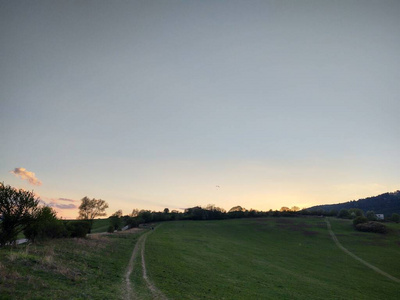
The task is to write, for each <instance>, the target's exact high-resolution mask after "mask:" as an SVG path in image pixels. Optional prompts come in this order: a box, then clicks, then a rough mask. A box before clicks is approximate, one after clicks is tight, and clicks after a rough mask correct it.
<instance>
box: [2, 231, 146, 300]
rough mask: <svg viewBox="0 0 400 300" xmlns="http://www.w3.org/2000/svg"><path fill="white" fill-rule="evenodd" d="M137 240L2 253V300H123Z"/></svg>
mask: <svg viewBox="0 0 400 300" xmlns="http://www.w3.org/2000/svg"><path fill="white" fill-rule="evenodd" d="M139 235H140V234H138V233H137V232H136V233H130V232H124V233H118V234H112V235H92V236H90V238H86V239H77V238H74V239H56V240H50V241H45V242H39V243H35V244H30V245H28V244H23V245H19V246H18V247H16V248H14V249H10V248H7V249H0V299H46V300H47V299H121V297H122V295H123V294H124V291H123V289H122V287H123V285H122V283H123V280H124V273H125V270H126V267H127V264H128V261H129V259H130V256H131V253H132V249H133V248H134V246H135V243H136V241H137V239H138V237H139Z"/></svg>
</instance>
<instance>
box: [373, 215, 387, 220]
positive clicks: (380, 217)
mask: <svg viewBox="0 0 400 300" xmlns="http://www.w3.org/2000/svg"><path fill="white" fill-rule="evenodd" d="M375 217H376V219H377V220H384V219H385V216H384V215H383V214H375Z"/></svg>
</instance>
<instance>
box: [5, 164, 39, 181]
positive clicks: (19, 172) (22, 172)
mask: <svg viewBox="0 0 400 300" xmlns="http://www.w3.org/2000/svg"><path fill="white" fill-rule="evenodd" d="M10 173H11V174H14V175H15V176H17V177H19V178H21V179H23V180H27V181H28V182H29V183H30V184H32V185H42V182H41V181H40V180H39V179H37V178H36V176H35V173H33V172H29V171H28V170H26V169H25V168H15V169H14V170H13V171H10Z"/></svg>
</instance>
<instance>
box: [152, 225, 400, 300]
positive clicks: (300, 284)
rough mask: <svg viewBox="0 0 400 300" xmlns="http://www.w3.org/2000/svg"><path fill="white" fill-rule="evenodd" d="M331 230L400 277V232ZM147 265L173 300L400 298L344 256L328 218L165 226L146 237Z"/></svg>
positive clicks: (394, 287) (393, 286)
mask: <svg viewBox="0 0 400 300" xmlns="http://www.w3.org/2000/svg"><path fill="white" fill-rule="evenodd" d="M332 227H333V230H334V231H335V233H336V231H338V232H337V233H338V238H339V240H340V241H341V242H343V245H344V246H345V247H348V249H349V250H351V251H353V250H354V252H355V254H357V255H359V256H361V257H362V258H363V259H365V260H368V261H369V262H370V263H372V264H375V265H376V266H377V267H379V268H382V269H383V270H384V271H385V272H388V273H389V274H391V275H393V276H399V270H400V260H399V259H398V258H399V257H400V256H399V254H400V253H399V250H400V247H399V245H398V242H399V235H398V229H400V228H398V227H396V228H394V229H395V230H397V231H395V230H394V231H392V232H391V233H390V234H388V235H377V234H374V235H372V234H366V235H365V234H364V233H359V232H355V231H354V230H353V228H352V226H351V222H349V221H347V220H345V221H342V220H336V219H334V220H332ZM365 241H369V242H370V243H365ZM376 241H378V242H376ZM364 254H365V255H364ZM146 261H147V267H148V269H149V270H148V273H149V275H150V277H151V278H152V280H153V281H154V282H155V284H156V285H157V287H158V288H160V289H161V290H162V291H163V292H164V293H165V294H166V295H167V297H169V298H171V299H398V295H399V294H398V290H399V285H398V284H396V283H394V282H392V281H390V280H389V279H387V278H386V277H384V276H382V275H379V274H377V273H375V272H374V271H372V270H371V269H369V268H367V267H365V266H364V265H362V264H360V263H359V262H357V261H356V260H354V259H353V258H351V257H350V256H349V255H347V254H345V253H344V252H343V251H341V250H340V249H339V248H338V247H337V246H336V245H335V244H334V242H333V241H332V239H331V238H330V235H329V233H328V231H327V228H326V223H325V222H324V220H323V219H322V218H276V219H275V218H269V219H248V220H226V221H187V222H170V223H165V224H163V225H162V226H160V227H159V228H158V229H157V230H156V231H155V232H154V233H153V234H152V235H150V236H149V237H148V240H147V245H146Z"/></svg>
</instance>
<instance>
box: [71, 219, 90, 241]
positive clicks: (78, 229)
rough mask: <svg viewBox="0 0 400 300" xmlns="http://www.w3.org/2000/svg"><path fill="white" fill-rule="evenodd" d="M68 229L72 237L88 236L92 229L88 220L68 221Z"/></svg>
mask: <svg viewBox="0 0 400 300" xmlns="http://www.w3.org/2000/svg"><path fill="white" fill-rule="evenodd" d="M67 230H68V235H69V236H70V237H78V238H82V237H86V235H87V234H88V233H89V230H90V223H89V222H87V221H73V222H68V223H67Z"/></svg>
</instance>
